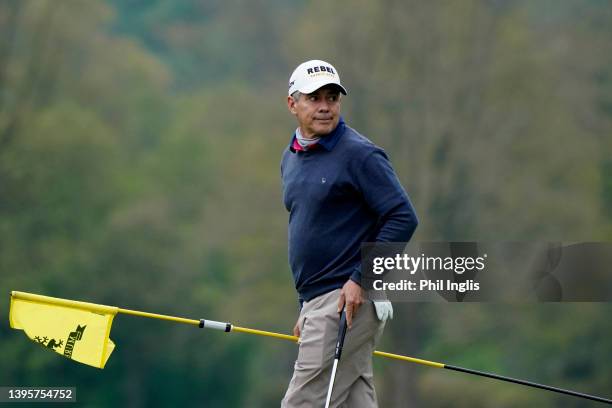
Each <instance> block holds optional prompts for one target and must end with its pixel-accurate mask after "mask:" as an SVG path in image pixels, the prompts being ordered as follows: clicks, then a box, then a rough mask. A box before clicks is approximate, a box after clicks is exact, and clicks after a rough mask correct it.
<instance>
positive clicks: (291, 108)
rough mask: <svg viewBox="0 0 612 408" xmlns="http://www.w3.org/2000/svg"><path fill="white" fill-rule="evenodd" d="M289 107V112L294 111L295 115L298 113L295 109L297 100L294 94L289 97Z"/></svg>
mask: <svg viewBox="0 0 612 408" xmlns="http://www.w3.org/2000/svg"><path fill="white" fill-rule="evenodd" d="M287 108H288V109H289V112H291V113H293V114H294V115H296V114H297V110H296V109H295V100H294V99H293V97H292V96H288V97H287Z"/></svg>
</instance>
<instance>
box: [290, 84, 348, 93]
mask: <svg viewBox="0 0 612 408" xmlns="http://www.w3.org/2000/svg"><path fill="white" fill-rule="evenodd" d="M325 85H335V86H337V87H338V89H339V90H340V92H342V93H343V94H344V95H346V94H347V92H346V89H345V88H344V87H343V86H342V85H340V84H339V83H337V82H333V81H319V82H313V83H311V84H308V86H304V87H302V88H301V89H297V91H300V92H301V93H303V94H309V93H312V92H314V91H316V90H317V89H319V88H323V87H324V86H325Z"/></svg>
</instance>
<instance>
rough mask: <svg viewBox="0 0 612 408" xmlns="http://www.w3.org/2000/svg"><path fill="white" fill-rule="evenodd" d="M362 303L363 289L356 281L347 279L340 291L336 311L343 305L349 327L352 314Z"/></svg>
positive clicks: (351, 323)
mask: <svg viewBox="0 0 612 408" xmlns="http://www.w3.org/2000/svg"><path fill="white" fill-rule="evenodd" d="M362 303H363V290H362V289H361V286H359V284H358V283H355V282H354V281H352V280H350V279H349V280H348V281H347V282H346V283H345V284H344V286H343V287H342V290H341V291H340V299H338V313H340V311H341V310H342V306H344V311H345V313H346V323H347V325H348V328H349V329H350V328H351V326H352V325H353V315H355V314H356V313H357V309H359V307H360V306H361V304H362Z"/></svg>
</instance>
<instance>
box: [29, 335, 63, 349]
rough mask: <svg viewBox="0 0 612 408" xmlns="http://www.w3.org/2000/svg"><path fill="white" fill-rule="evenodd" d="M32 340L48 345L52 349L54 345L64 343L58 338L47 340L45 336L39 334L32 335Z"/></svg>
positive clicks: (59, 345)
mask: <svg viewBox="0 0 612 408" xmlns="http://www.w3.org/2000/svg"><path fill="white" fill-rule="evenodd" d="M34 340H36V341H37V342H38V344H42V345H43V346H45V347H48V348H50V349H52V350H55V348H56V347H61V346H63V345H64V340H60V341H59V342H57V341H56V340H55V339H51V340H49V338H48V337H47V336H44V337H43V338H42V339H41V338H40V337H39V336H36V337H34Z"/></svg>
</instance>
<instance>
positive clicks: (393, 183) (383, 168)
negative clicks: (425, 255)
mask: <svg viewBox="0 0 612 408" xmlns="http://www.w3.org/2000/svg"><path fill="white" fill-rule="evenodd" d="M355 178H356V182H357V186H358V188H359V190H360V192H361V194H362V195H363V198H364V200H365V202H366V204H367V205H368V207H369V208H370V209H371V210H372V211H373V212H374V213H375V214H376V215H377V216H378V220H379V222H378V225H379V228H378V231H377V233H376V237H375V239H374V241H375V242H408V241H410V238H412V235H413V234H414V231H415V230H416V227H417V225H418V219H417V216H416V213H415V211H414V207H413V206H412V203H411V202H410V198H409V197H408V194H407V193H406V191H405V190H404V188H403V187H402V185H401V183H400V181H399V179H398V178H397V175H396V174H395V171H394V170H393V167H392V166H391V163H390V162H389V159H388V157H387V155H386V154H385V152H384V151H383V150H382V149H376V150H374V151H373V152H371V153H370V154H369V155H368V156H367V157H366V158H365V159H364V160H363V162H362V164H361V165H360V166H359V167H358V170H357V171H356V174H355ZM351 279H352V280H353V281H355V282H357V283H360V282H361V267H360V266H359V268H357V269H356V270H355V271H354V272H353V274H352V275H351Z"/></svg>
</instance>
